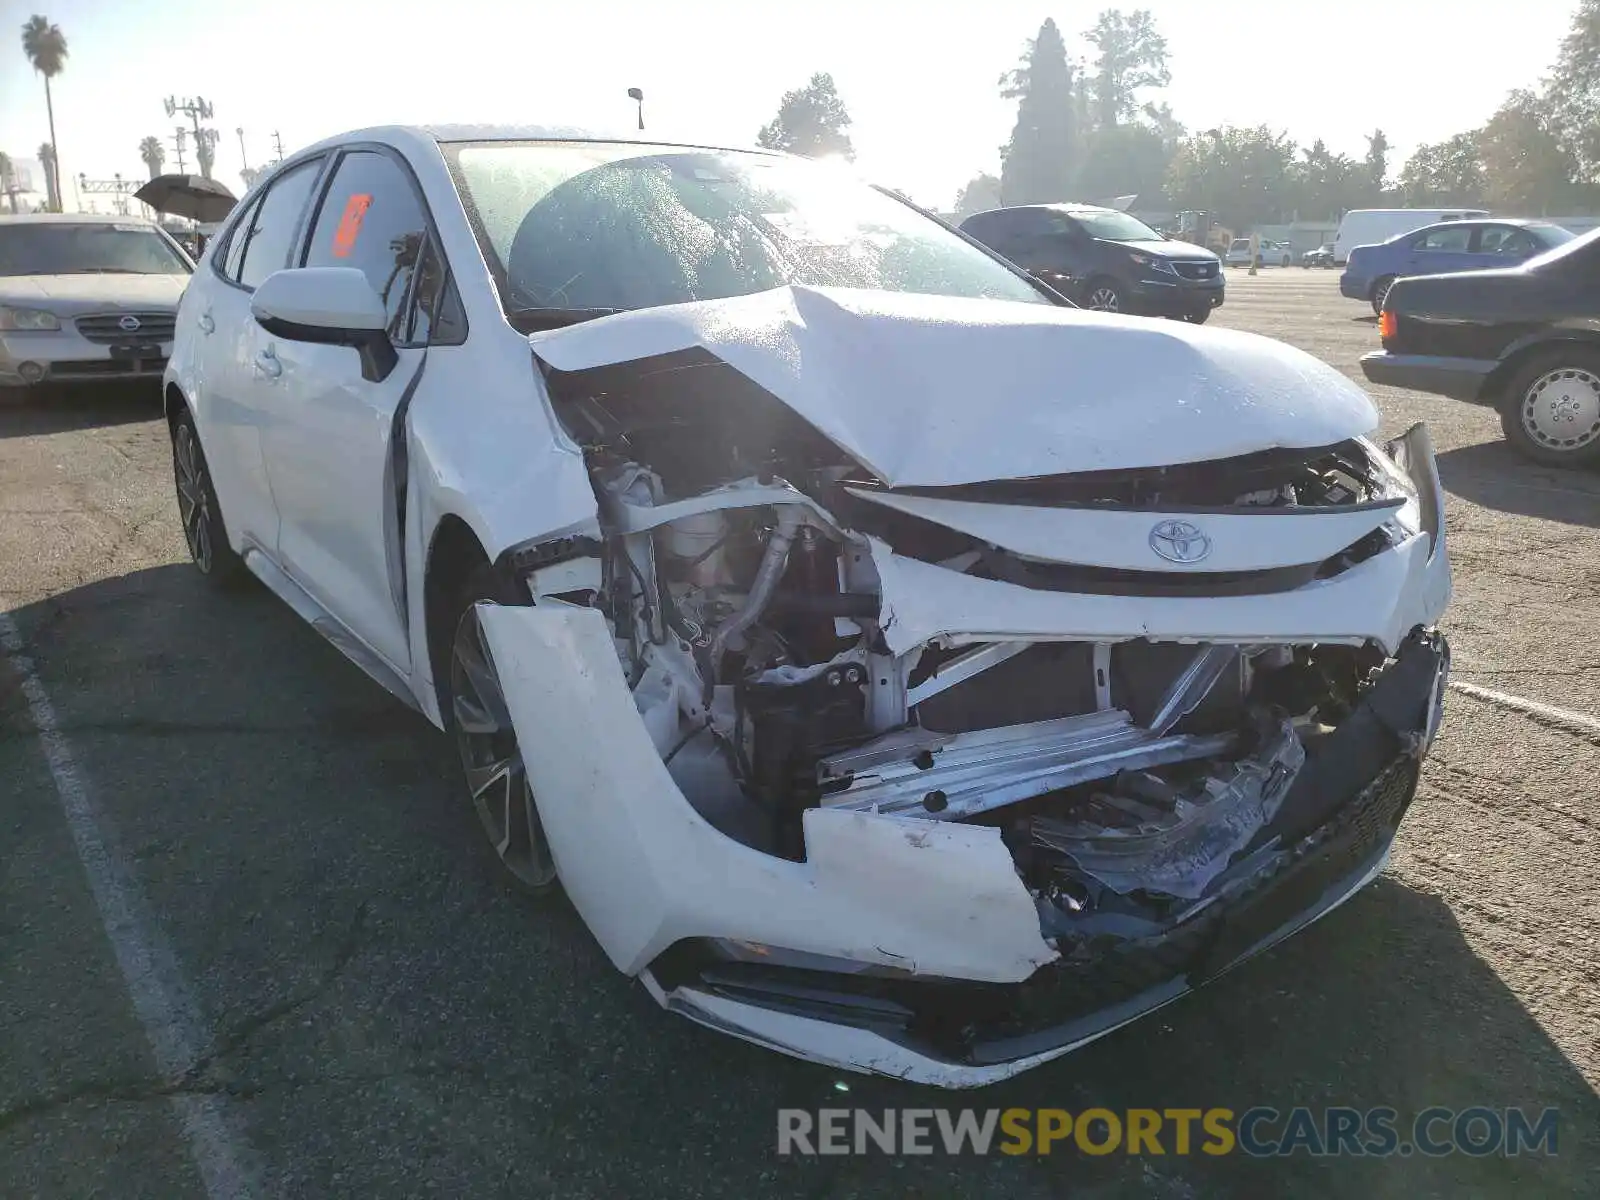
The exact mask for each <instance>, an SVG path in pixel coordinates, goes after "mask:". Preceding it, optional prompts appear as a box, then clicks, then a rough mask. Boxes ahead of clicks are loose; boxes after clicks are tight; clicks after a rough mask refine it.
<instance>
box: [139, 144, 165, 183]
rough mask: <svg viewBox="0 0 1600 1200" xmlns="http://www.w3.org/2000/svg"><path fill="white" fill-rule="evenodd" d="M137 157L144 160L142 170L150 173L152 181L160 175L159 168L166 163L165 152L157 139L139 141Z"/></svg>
mask: <svg viewBox="0 0 1600 1200" xmlns="http://www.w3.org/2000/svg"><path fill="white" fill-rule="evenodd" d="M139 157H140V158H142V159H143V160H144V169H145V170H147V171H149V172H150V178H151V179H154V178H155V177H156V176H157V175H159V174H161V166H162V164H163V163H165V162H166V161H167V151H166V148H165V147H164V146H162V144H161V139H160V138H157V137H147V138H141V139H139Z"/></svg>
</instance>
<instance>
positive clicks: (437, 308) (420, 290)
mask: <svg viewBox="0 0 1600 1200" xmlns="http://www.w3.org/2000/svg"><path fill="white" fill-rule="evenodd" d="M403 333H404V339H403V340H405V341H407V342H410V343H412V344H414V345H424V344H426V345H430V346H459V345H460V344H461V343H462V342H464V341H466V338H467V320H466V316H465V314H464V313H463V312H462V311H461V297H460V295H459V294H458V293H457V292H456V285H455V280H453V279H452V278H451V277H450V272H449V269H448V268H447V267H446V266H445V261H444V257H443V256H442V255H441V254H440V253H439V245H438V243H437V242H435V241H434V240H433V239H432V238H429V239H428V241H427V243H426V244H425V245H424V246H423V249H422V258H421V260H420V262H419V263H418V265H417V279H416V285H415V286H414V287H413V288H412V303H411V312H410V319H409V321H408V323H407V328H406V329H405V330H404V331H403Z"/></svg>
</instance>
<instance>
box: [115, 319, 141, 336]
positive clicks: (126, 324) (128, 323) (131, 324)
mask: <svg viewBox="0 0 1600 1200" xmlns="http://www.w3.org/2000/svg"><path fill="white" fill-rule="evenodd" d="M117 328H118V329H120V330H122V332H123V333H136V332H137V331H138V329H139V318H138V317H135V316H131V315H130V316H126V317H119V318H118V319H117Z"/></svg>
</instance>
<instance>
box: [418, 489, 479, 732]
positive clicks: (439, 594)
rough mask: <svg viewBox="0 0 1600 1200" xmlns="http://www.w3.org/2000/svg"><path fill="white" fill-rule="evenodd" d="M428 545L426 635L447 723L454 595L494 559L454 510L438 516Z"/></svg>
mask: <svg viewBox="0 0 1600 1200" xmlns="http://www.w3.org/2000/svg"><path fill="white" fill-rule="evenodd" d="M427 546H428V551H427V555H426V556H425V559H424V563H423V570H422V619H423V637H424V641H425V644H426V647H427V653H428V666H429V668H430V671H431V674H432V677H433V694H434V699H435V700H436V701H437V703H438V705H439V717H440V721H441V723H442V724H445V725H448V723H449V709H448V701H449V697H448V696H447V695H446V693H445V680H446V679H447V678H448V677H449V655H450V639H451V637H452V636H454V633H455V630H454V628H453V625H454V621H455V617H456V614H455V612H454V611H453V609H454V604H455V599H456V596H457V594H458V593H459V592H460V591H461V588H462V587H463V586H464V585H465V584H466V582H467V580H468V579H470V578H471V577H472V574H473V572H475V571H479V570H482V569H483V568H485V567H487V566H489V565H490V564H491V563H492V561H493V560H492V559H491V558H490V557H489V552H488V551H487V550H485V549H484V548H483V542H482V541H480V540H479V538H478V535H477V533H476V532H474V531H473V528H472V526H471V525H469V524H467V522H466V521H465V520H464V519H463V518H462V517H460V516H458V515H457V514H455V513H453V512H447V513H445V514H444V515H443V516H441V517H440V518H439V520H438V522H437V523H436V524H435V525H434V527H433V530H432V533H431V534H430V535H429V538H428V542H427Z"/></svg>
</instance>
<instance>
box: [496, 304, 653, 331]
mask: <svg viewBox="0 0 1600 1200" xmlns="http://www.w3.org/2000/svg"><path fill="white" fill-rule="evenodd" d="M626 311H627V310H626V309H621V308H513V309H512V310H511V311H510V312H508V313H507V314H506V320H507V321H509V322H511V328H513V329H515V330H516V331H517V332H518V333H537V332H539V331H540V330H542V329H565V328H566V327H567V326H568V325H581V324H582V323H583V322H585V321H592V320H594V319H595V318H596V317H610V316H614V315H616V314H617V313H619V312H626Z"/></svg>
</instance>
